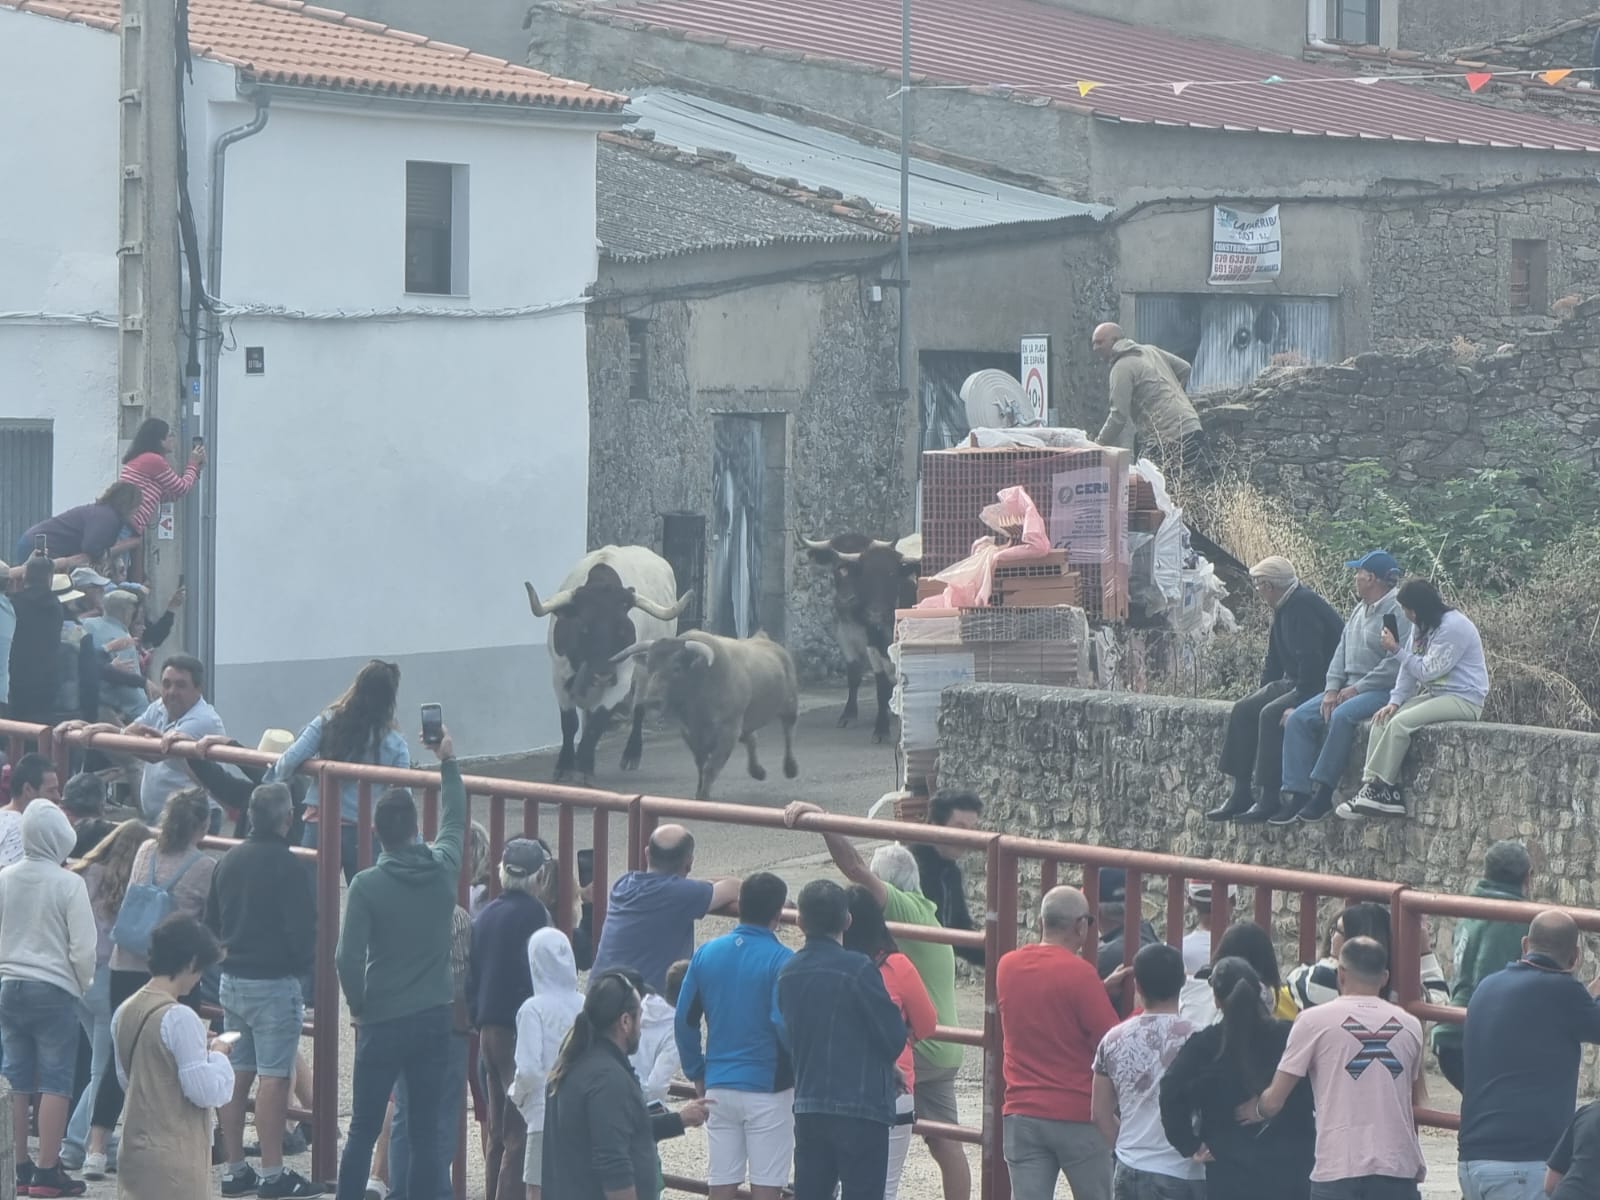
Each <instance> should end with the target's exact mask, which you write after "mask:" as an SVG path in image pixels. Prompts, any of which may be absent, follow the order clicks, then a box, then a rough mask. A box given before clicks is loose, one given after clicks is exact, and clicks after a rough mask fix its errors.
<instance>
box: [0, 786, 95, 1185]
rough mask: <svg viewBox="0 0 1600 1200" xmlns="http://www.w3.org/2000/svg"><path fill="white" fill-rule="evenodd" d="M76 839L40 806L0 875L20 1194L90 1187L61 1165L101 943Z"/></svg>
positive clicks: (7, 1052) (8, 1064) (9, 1077)
mask: <svg viewBox="0 0 1600 1200" xmlns="http://www.w3.org/2000/svg"><path fill="white" fill-rule="evenodd" d="M77 840H78V839H77V834H75V833H74V832H73V829H72V822H70V821H69V820H67V814H66V813H64V812H62V811H61V810H60V809H59V808H57V807H56V806H55V804H53V803H52V802H51V801H49V800H45V799H37V800H34V801H33V802H32V803H31V804H29V805H28V808H27V811H26V812H24V813H23V814H22V849H23V859H22V861H21V862H19V863H13V864H12V865H11V866H9V867H7V868H5V870H3V871H0V1049H3V1051H4V1057H5V1076H6V1081H7V1082H8V1083H9V1084H10V1085H11V1091H12V1093H13V1095H14V1097H15V1101H14V1103H13V1105H12V1112H11V1116H12V1136H13V1137H14V1138H15V1139H16V1141H15V1143H14V1144H15V1146H16V1148H17V1151H18V1153H17V1191H18V1192H19V1193H23V1194H25V1195H30V1196H81V1195H83V1193H84V1191H85V1185H84V1183H83V1181H82V1180H78V1179H73V1178H71V1177H70V1176H68V1175H67V1174H66V1172H65V1171H64V1170H63V1169H62V1166H61V1137H62V1134H64V1133H65V1132H66V1127H67V1104H68V1102H69V1100H70V1098H71V1096H72V1075H73V1071H74V1069H75V1068H76V1066H77V1061H78V1002H79V1001H80V1000H82V999H83V995H84V993H85V992H87V991H88V990H89V987H90V985H91V984H93V983H94V972H95V947H96V942H97V937H96V933H95V922H94V909H93V908H92V907H91V906H90V903H89V892H88V889H87V888H85V887H84V884H83V880H82V879H81V878H79V877H78V876H77V875H74V874H73V873H72V872H71V871H69V870H67V869H66V867H64V866H63V865H62V864H63V863H65V862H66V861H67V857H68V856H69V855H70V854H71V853H72V847H73V845H74V844H75V843H76V842H77ZM30 1096H31V1097H33V1099H34V1102H35V1105H36V1106H37V1109H38V1118H39V1159H38V1164H37V1165H35V1163H34V1161H33V1160H32V1159H31V1158H30V1157H29V1156H28V1153H27V1146H28V1128H29V1108H30V1106H29V1104H28V1098H29V1097H30ZM24 1189H27V1190H26V1191H25V1190H24Z"/></svg>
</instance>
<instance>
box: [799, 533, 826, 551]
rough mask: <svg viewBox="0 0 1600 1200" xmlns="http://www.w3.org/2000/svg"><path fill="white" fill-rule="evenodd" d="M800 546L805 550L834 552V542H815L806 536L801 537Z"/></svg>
mask: <svg viewBox="0 0 1600 1200" xmlns="http://www.w3.org/2000/svg"><path fill="white" fill-rule="evenodd" d="M800 546H801V548H802V549H805V550H832V549H833V543H832V542H814V541H812V540H811V539H810V538H808V537H806V536H804V535H801V537H800Z"/></svg>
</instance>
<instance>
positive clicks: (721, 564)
mask: <svg viewBox="0 0 1600 1200" xmlns="http://www.w3.org/2000/svg"><path fill="white" fill-rule="evenodd" d="M765 487H766V455H765V450H764V446H763V440H762V436H761V418H760V417H751V416H738V415H729V416H719V417H716V418H715V426H714V448H713V450H712V458H711V512H712V530H713V533H712V544H711V583H710V587H711V605H710V610H711V631H712V632H713V633H719V634H722V635H723V636H724V637H749V636H750V635H751V634H753V633H755V632H756V630H758V629H759V628H760V627H761V578H762V576H761V560H762V552H763V550H764V547H763V545H762V543H763V541H764V540H765V539H764V538H763V536H762V526H763V523H762V511H761V509H762V494H763V491H764V489H765Z"/></svg>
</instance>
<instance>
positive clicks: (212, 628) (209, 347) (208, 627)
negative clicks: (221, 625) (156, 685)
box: [200, 96, 267, 701]
mask: <svg viewBox="0 0 1600 1200" xmlns="http://www.w3.org/2000/svg"><path fill="white" fill-rule="evenodd" d="M266 127H267V98H266V97H265V96H257V97H256V113H255V116H253V117H252V118H251V119H250V120H249V121H248V122H246V123H245V124H243V125H240V126H239V127H238V128H236V129H230V130H228V131H227V132H225V133H223V134H222V135H221V136H219V137H218V138H217V141H216V144H215V145H214V146H212V147H211V181H210V188H209V193H208V194H209V195H210V198H211V214H210V218H209V219H208V220H207V222H206V286H207V287H208V289H209V290H210V293H211V295H210V299H211V300H212V301H213V302H215V301H216V298H217V297H218V296H220V295H222V212H223V206H222V196H223V183H224V180H225V178H226V174H227V155H228V147H229V146H232V145H233V144H234V143H235V142H242V141H244V139H245V138H248V137H254V136H255V135H256V134H258V133H260V132H261V131H262V130H263V129H265V128H266ZM221 361H222V321H221V320H220V319H219V318H218V317H217V315H216V314H215V313H213V312H211V311H210V310H209V308H208V309H207V313H206V368H205V396H204V402H203V407H202V410H201V413H202V415H201V421H200V428H201V429H203V430H205V435H206V452H207V454H208V455H209V456H210V458H209V461H208V462H207V464H206V465H207V467H208V468H209V470H207V471H206V472H205V474H204V475H203V476H202V477H201V481H200V525H201V543H202V555H203V558H202V560H201V562H202V569H201V572H200V582H201V594H200V608H201V620H200V630H201V639H200V661H201V662H203V663H204V664H205V666H206V671H207V674H208V677H209V679H210V682H211V687H210V689H208V690H209V691H210V693H211V699H212V700H213V701H215V699H216V691H215V689H216V678H217V676H216V661H217V372H218V371H219V370H220V367H221Z"/></svg>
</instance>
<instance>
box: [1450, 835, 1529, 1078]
mask: <svg viewBox="0 0 1600 1200" xmlns="http://www.w3.org/2000/svg"><path fill="white" fill-rule="evenodd" d="M1532 874H1533V860H1532V859H1531V858H1530V857H1529V856H1528V848H1527V847H1526V846H1524V845H1523V844H1522V843H1521V842H1496V843H1495V844H1494V845H1492V846H1490V847H1489V852H1488V853H1487V854H1485V855H1484V856H1483V878H1482V879H1480V880H1478V882H1477V883H1476V884H1475V885H1474V886H1473V889H1472V892H1471V894H1472V895H1474V896H1481V897H1482V898H1483V899H1485V900H1526V899H1527V898H1528V877H1529V876H1530V875H1532ZM1526 932H1527V928H1526V926H1524V925H1523V924H1522V923H1521V922H1520V921H1490V920H1488V919H1486V918H1484V917H1463V918H1462V919H1461V920H1459V921H1457V922H1456V929H1455V934H1454V935H1453V936H1452V938H1451V943H1452V944H1453V946H1454V947H1455V970H1454V971H1453V972H1451V983H1450V1003H1451V1004H1453V1005H1454V1006H1455V1007H1457V1008H1466V1007H1467V1005H1468V1004H1470V1003H1471V1001H1472V994H1473V993H1474V992H1476V991H1477V990H1478V985H1479V984H1480V983H1482V982H1483V981H1484V979H1485V978H1487V977H1488V976H1490V975H1492V974H1494V973H1495V972H1496V971H1499V970H1501V969H1503V968H1505V967H1506V966H1508V965H1510V964H1511V963H1514V962H1516V961H1517V960H1518V959H1519V958H1521V957H1522V935H1523V934H1524V933H1526ZM1433 1053H1434V1055H1435V1056H1436V1057H1437V1058H1438V1060H1439V1072H1440V1074H1442V1075H1443V1076H1444V1077H1445V1078H1446V1079H1448V1080H1449V1081H1450V1086H1451V1087H1453V1088H1455V1089H1456V1091H1458V1092H1459V1091H1462V1090H1463V1089H1464V1087H1465V1084H1464V1082H1463V1076H1464V1071H1465V1063H1464V1051H1463V1050H1462V1036H1461V1026H1460V1025H1452V1024H1448V1023H1446V1022H1443V1021H1441V1022H1440V1023H1439V1024H1437V1025H1435V1026H1434V1027H1433Z"/></svg>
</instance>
